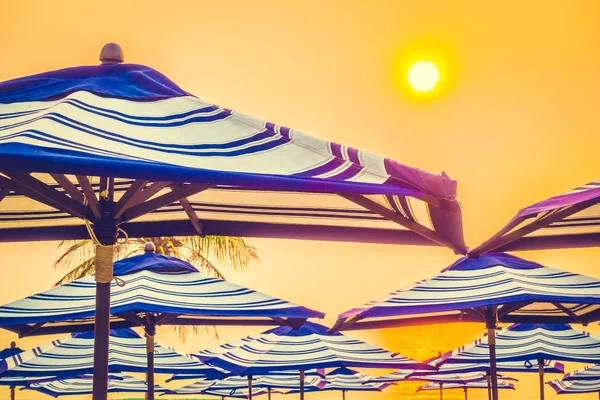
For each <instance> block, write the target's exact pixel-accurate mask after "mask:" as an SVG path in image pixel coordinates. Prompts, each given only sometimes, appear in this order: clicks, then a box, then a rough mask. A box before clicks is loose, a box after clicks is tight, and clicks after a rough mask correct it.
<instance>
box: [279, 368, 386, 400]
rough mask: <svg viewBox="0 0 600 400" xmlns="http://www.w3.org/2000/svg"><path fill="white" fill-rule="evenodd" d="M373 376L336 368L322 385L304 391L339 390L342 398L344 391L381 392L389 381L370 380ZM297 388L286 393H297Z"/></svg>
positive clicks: (344, 394)
mask: <svg viewBox="0 0 600 400" xmlns="http://www.w3.org/2000/svg"><path fill="white" fill-rule="evenodd" d="M372 378H373V377H372V376H370V375H367V374H363V373H360V372H358V371H354V370H352V369H350V368H345V367H343V368H336V369H335V370H333V371H331V372H330V373H328V374H327V376H326V377H325V379H326V383H325V385H324V386H323V387H317V388H314V387H313V388H307V389H306V391H310V392H316V391H334V390H335V391H340V392H342V400H345V399H346V392H354V391H357V392H381V391H382V390H383V389H385V388H386V387H388V386H389V385H390V384H389V383H380V382H377V383H376V382H372V381H371V379H372ZM298 392H299V391H298V390H297V389H294V390H291V391H289V392H288V393H298Z"/></svg>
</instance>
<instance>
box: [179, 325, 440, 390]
mask: <svg viewBox="0 0 600 400" xmlns="http://www.w3.org/2000/svg"><path fill="white" fill-rule="evenodd" d="M327 330H328V328H326V327H325V326H323V325H319V324H316V323H313V322H306V323H305V324H304V325H303V326H302V327H300V328H299V329H294V328H292V327H289V326H282V327H279V328H275V329H272V330H269V331H266V332H263V333H260V334H257V335H250V336H248V337H246V338H244V339H240V340H237V341H234V342H232V343H228V344H225V345H221V346H219V347H216V348H214V349H208V350H204V351H201V352H198V353H192V354H191V355H192V356H195V357H198V358H199V359H200V360H202V361H204V362H206V363H207V364H209V365H213V366H217V367H219V368H223V369H226V370H228V371H231V372H232V373H234V374H236V375H247V376H254V375H267V374H270V373H277V372H278V371H291V370H295V371H300V384H301V386H300V397H301V398H303V396H304V391H303V387H302V383H303V382H304V371H306V370H309V369H314V368H339V367H358V368H360V367H363V368H406V369H416V368H422V369H428V368H430V369H433V367H431V366H430V365H427V364H424V363H421V362H418V361H415V360H412V359H410V358H407V357H404V356H402V355H400V354H396V353H391V352H389V351H387V350H384V349H381V348H379V347H375V346H373V345H370V344H368V343H365V342H362V341H360V340H356V339H352V338H350V337H347V336H344V335H342V334H340V333H335V334H332V335H330V334H328V333H327Z"/></svg>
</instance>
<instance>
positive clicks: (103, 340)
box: [93, 178, 117, 400]
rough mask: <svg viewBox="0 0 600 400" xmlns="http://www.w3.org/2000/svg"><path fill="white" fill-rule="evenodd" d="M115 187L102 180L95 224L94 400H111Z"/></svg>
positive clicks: (115, 227) (115, 230) (115, 234)
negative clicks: (110, 341)
mask: <svg viewBox="0 0 600 400" xmlns="http://www.w3.org/2000/svg"><path fill="white" fill-rule="evenodd" d="M113 186H114V185H113V184H112V182H109V180H108V179H106V178H102V179H101V182H100V191H101V192H104V194H105V196H104V198H103V199H101V200H100V201H99V204H100V207H101V218H99V219H97V220H96V221H95V222H94V235H95V237H96V239H97V240H98V243H96V259H95V262H94V264H95V268H96V275H95V278H96V315H95V317H96V319H95V325H94V379H93V389H94V395H93V400H106V399H107V396H108V351H109V334H110V285H111V282H112V279H113V251H114V244H115V243H116V241H117V224H116V221H115V219H114V218H113V216H114V214H113V206H114V202H113V201H112V197H113V190H112V189H113Z"/></svg>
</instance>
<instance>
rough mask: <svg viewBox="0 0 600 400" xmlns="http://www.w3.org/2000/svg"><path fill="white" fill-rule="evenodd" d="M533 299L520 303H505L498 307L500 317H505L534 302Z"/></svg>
mask: <svg viewBox="0 0 600 400" xmlns="http://www.w3.org/2000/svg"><path fill="white" fill-rule="evenodd" d="M532 303H533V301H521V302H518V303H512V304H505V305H503V306H502V307H500V308H499V309H498V319H500V318H502V317H505V316H506V315H508V314H510V313H511V312H513V311H517V310H518V309H521V308H523V307H525V306H528V305H530V304H532Z"/></svg>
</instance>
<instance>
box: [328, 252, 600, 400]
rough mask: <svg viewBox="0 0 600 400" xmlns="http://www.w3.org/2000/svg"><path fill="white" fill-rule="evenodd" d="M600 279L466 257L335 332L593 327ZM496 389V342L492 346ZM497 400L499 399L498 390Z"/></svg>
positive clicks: (359, 312)
mask: <svg viewBox="0 0 600 400" xmlns="http://www.w3.org/2000/svg"><path fill="white" fill-rule="evenodd" d="M599 308H600V280H598V279H596V278H591V277H587V276H584V275H578V274H574V273H570V272H565V271H561V270H557V269H552V268H547V267H544V266H542V265H540V264H537V263H534V262H531V261H527V260H524V259H522V258H519V257H515V256H512V255H509V254H504V253H490V254H484V255H482V256H480V257H479V258H468V257H463V258H461V259H459V260H458V261H457V262H455V263H454V264H452V265H451V266H450V267H448V268H446V269H444V270H442V271H441V272H440V273H439V274H438V275H435V276H434V277H432V278H429V279H426V280H424V281H421V282H418V283H416V284H414V285H411V286H409V287H407V288H405V289H402V290H398V291H395V292H392V293H391V294H390V295H388V296H387V297H385V298H384V299H382V300H379V301H374V302H370V303H368V304H366V305H365V306H363V307H360V308H356V309H353V310H350V311H347V312H345V313H343V314H341V315H340V316H339V317H338V321H337V322H336V324H335V326H334V327H333V329H332V330H333V331H338V330H344V329H361V328H363V329H368V328H371V329H373V328H382V327H392V326H410V325H421V324H431V323H448V322H485V323H486V327H487V329H488V336H490V337H493V338H495V329H496V325H497V323H498V322H524V323H554V324H558V323H561V324H564V323H573V322H574V323H588V322H593V321H596V320H598V319H600V313H598V309H599ZM490 344H491V345H490V346H489V357H490V367H491V376H492V384H493V386H495V383H496V377H495V364H496V355H495V343H490ZM493 392H494V393H493V395H494V396H493V397H494V400H497V398H498V394H497V392H496V391H495V390H493Z"/></svg>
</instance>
